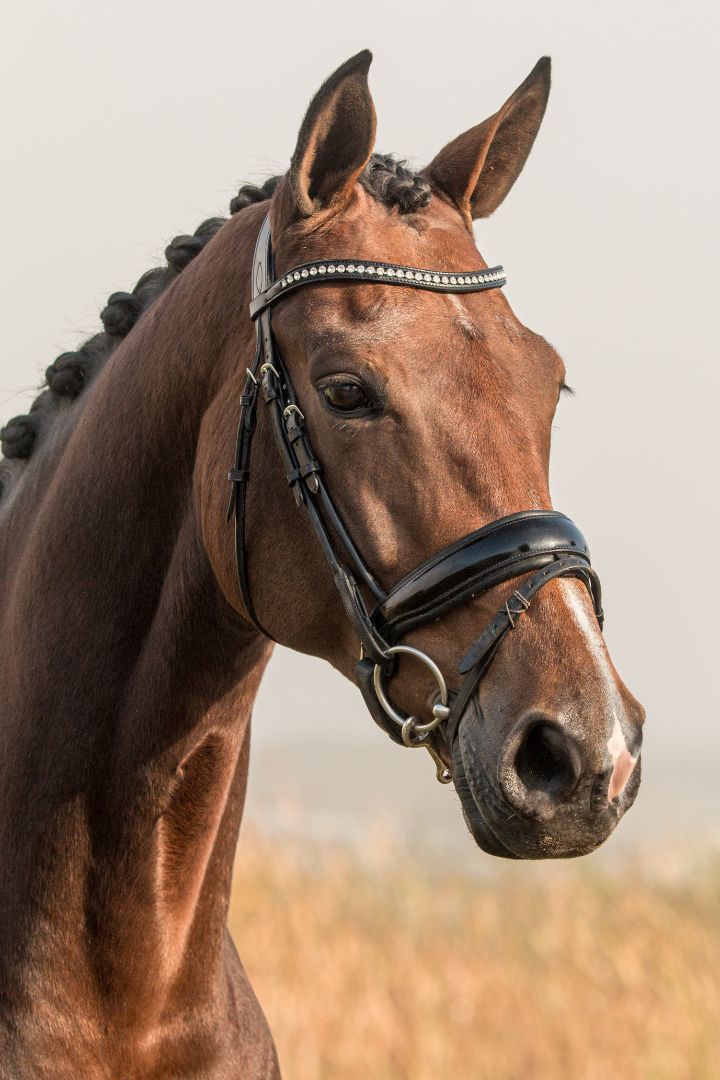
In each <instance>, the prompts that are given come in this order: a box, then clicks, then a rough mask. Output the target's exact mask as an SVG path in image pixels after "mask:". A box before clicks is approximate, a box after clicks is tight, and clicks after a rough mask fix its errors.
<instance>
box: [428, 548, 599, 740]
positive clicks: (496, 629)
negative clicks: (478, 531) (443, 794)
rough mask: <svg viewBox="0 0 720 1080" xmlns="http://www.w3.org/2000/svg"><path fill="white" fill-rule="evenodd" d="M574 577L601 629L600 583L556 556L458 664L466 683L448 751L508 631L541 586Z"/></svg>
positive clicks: (582, 565)
mask: <svg viewBox="0 0 720 1080" xmlns="http://www.w3.org/2000/svg"><path fill="white" fill-rule="evenodd" d="M569 576H572V577H577V578H580V580H581V581H583V582H584V583H585V585H586V586H587V588H588V591H589V593H590V595H591V597H592V600H593V605H594V607H595V614H596V615H597V619H598V622H599V623H600V627H601V628H602V624H603V610H602V603H601V596H600V582H599V580H598V577H597V574H596V573H595V571H594V570H593V569H592V567H590V566H589V565H588V563H587V562H586V561H585V559H584V558H582V557H581V556H577V555H565V556H558V557H556V558H554V559H553V561H552V562H550V563H549V564H548V565H547V566H544V567H543V568H542V569H541V570H538V571H537V572H536V573H535V574H532V575H531V576H530V577H528V578H526V579H525V580H524V581H523V582H522V584H521V585H518V587H517V589H515V591H514V592H513V593H512V595H511V596H510V597H509V598H508V600H507V601H506V602H505V604H504V605H503V607H501V608H500V610H499V611H498V613H497V615H496V616H495V618H494V619H493V620H492V622H491V623H490V624H489V625H488V626H487V627H486V628H485V630H483V632H482V634H481V635H480V637H479V638H478V639H477V641H476V642H475V643H474V645H472V646H471V647H470V649H469V650H468V651H467V653H466V654H465V656H464V657H463V659H462V660H461V661H460V674H461V675H466V676H467V677H466V679H465V681H464V682H463V684H462V686H461V687H460V689H459V691H458V692H457V694H456V695H455V696H454V697H453V700H452V704H451V706H450V715H449V717H448V719H447V721H446V724H445V740H446V743H447V746H448V748H449V749H452V745H453V743H454V741H455V739H456V737H457V733H458V729H459V726H460V721H461V720H462V717H463V714H464V712H465V709H466V708H467V706H468V703H469V702H470V698H471V697H472V695H473V694H474V692H475V690H476V688H477V685H478V683H479V682H480V680H481V678H482V677H483V675H484V674H485V672H486V671H487V669H488V667H489V666H490V663H491V662H492V659H493V657H494V656H495V653H496V652H497V649H498V646H499V645H500V642H501V641H502V639H503V637H504V636H505V634H506V633H507V632H508V630H512V629H514V627H515V626H516V624H517V621H518V619H520V618H522V616H523V615H524V614H525V612H526V611H527V610H528V608H529V607H530V602H531V601H532V599H533V597H535V596H536V595H537V594H538V593H539V592H540V589H542V588H543V586H544V585H547V583H548V582H549V581H553V580H554V579H555V578H559V577H569Z"/></svg>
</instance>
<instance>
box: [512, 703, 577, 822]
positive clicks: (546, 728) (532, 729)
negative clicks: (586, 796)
mask: <svg viewBox="0 0 720 1080" xmlns="http://www.w3.org/2000/svg"><path fill="white" fill-rule="evenodd" d="M514 765H515V772H516V773H517V776H518V779H519V780H520V781H521V782H522V783H523V784H524V786H525V788H526V789H527V791H528V792H543V793H544V794H546V795H548V796H550V797H551V798H552V799H553V800H554V801H556V802H559V801H560V800H561V799H565V798H567V797H568V795H570V794H571V793H572V791H573V790H574V789H575V786H576V785H577V782H578V780H579V779H580V775H581V772H582V763H581V761H580V752H579V750H578V748H577V745H576V743H575V741H574V740H573V739H572V738H571V737H570V736H569V735H567V734H565V732H564V731H562V730H561V729H560V728H559V727H557V726H556V725H555V724H552V723H550V722H548V721H547V720H537V721H535V723H533V724H531V725H530V726H529V727H528V728H527V729H526V731H525V733H524V735H523V738H522V741H521V743H520V746H519V747H518V750H517V753H516V754H515V762H514Z"/></svg>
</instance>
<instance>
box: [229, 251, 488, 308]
mask: <svg viewBox="0 0 720 1080" xmlns="http://www.w3.org/2000/svg"><path fill="white" fill-rule="evenodd" d="M324 281H374V282H380V283H381V284H384V285H410V286H412V287H413V288H416V289H429V290H431V291H434V292H443V293H463V292H481V291H482V290H483V289H498V288H502V286H503V285H504V284H505V283H506V281H507V275H506V273H505V271H504V270H503V268H502V266H492V267H490V269H488V270H465V271H462V272H459V271H449V270H421V269H419V268H418V267H415V266H398V265H397V264H396V263H384V262H375V261H374V260H371V261H369V260H367V259H362V260H358V259H354V260H353V259H345V260H342V261H339V260H338V259H323V260H320V261H317V262H311V263H303V265H302V266H295V267H293V269H292V270H288V272H287V273H286V274H283V275H282V277H280V278H278V279H277V281H274V282H273V283H272V285H271V286H270V287H269V288H267V289H265V290H264V291H263V292H261V293H259V294H258V295H257V296H256V297H255V299H254V300H253V301H252V303H251V305H250V315H251V318H253V319H255V318H257V316H258V315H259V314H260V313H261V312H262V311H264V310H265V309H266V308H268V307H270V305H271V304H273V303H274V302H275V301H276V300H277V299H279V297H281V296H285V295H286V294H287V293H290V292H292V291H293V290H294V289H298V288H300V287H301V286H302V285H311V284H320V283H321V282H324Z"/></svg>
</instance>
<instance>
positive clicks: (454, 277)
mask: <svg viewBox="0 0 720 1080" xmlns="http://www.w3.org/2000/svg"><path fill="white" fill-rule="evenodd" d="M337 274H343V275H345V274H346V275H347V276H348V277H356V278H363V277H364V278H373V279H374V280H382V279H383V278H384V279H385V280H386V281H393V280H395V281H399V282H412V283H413V284H414V283H415V282H418V283H422V284H423V285H425V286H426V287H429V288H432V287H433V285H435V286H437V288H438V289H446V288H447V287H448V286H453V285H454V286H459V287H460V288H462V287H463V286H466V287H468V288H469V287H471V286H473V285H490V284H497V285H499V284H500V283H502V284H505V282H506V281H507V275H506V274H505V272H504V270H503V268H502V267H501V266H494V267H492V268H491V269H490V270H476V271H465V272H463V273H460V272H456V273H454V274H450V273H440V272H438V271H437V270H417V269H415V268H414V267H411V266H388V265H386V264H383V263H378V264H373V263H364V262H358V263H354V262H347V263H342V262H340V263H338V262H329V261H325V262H317V263H308V264H307V265H306V266H300V267H298V268H297V269H296V270H290V271H289V272H288V273H287V274H286V275H285V276H284V277H282V278H280V282H279V284H280V287H281V288H282V289H287V288H288V286H290V285H294V284H295V283H296V282H299V281H301V280H302V279H303V278H309V277H311V278H313V277H318V276H319V277H327V276H331V277H335V276H336V275H337Z"/></svg>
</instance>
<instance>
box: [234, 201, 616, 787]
mask: <svg viewBox="0 0 720 1080" xmlns="http://www.w3.org/2000/svg"><path fill="white" fill-rule="evenodd" d="M505 281H506V277H505V274H504V272H503V269H502V267H493V268H491V269H489V270H471V271H464V272H462V273H459V272H457V271H438V270H422V269H419V268H416V267H408V266H399V265H397V264H395V263H385V262H377V261H375V260H367V259H335V260H330V259H324V260H319V261H317V262H314V263H304V264H303V265H302V266H298V267H295V268H293V269H292V270H290V271H288V272H287V273H286V274H285V275H283V276H282V277H280V278H278V279H275V276H274V266H273V255H272V242H271V236H270V224H269V219H268V218H266V219H265V221H264V222H263V225H262V228H261V229H260V233H259V235H258V239H257V244H256V247H255V257H254V260H253V277H252V302H251V304H250V314H251V318H252V319H253V320H254V321H255V326H256V349H255V359H254V361H253V365H252V367H251V368H248V369H247V378H246V380H245V386H244V389H243V394H242V397H241V400H240V422H239V425H238V435H237V444H236V451H235V465H234V468H233V469H231V470H230V473H229V479H230V481H231V483H232V494H231V498H230V505H229V507H228V519H229V518H230V517H231V516H232V514H233V513H234V515H235V541H236V543H235V548H236V555H237V570H238V579H239V582H240V589H241V592H242V596H243V601H244V603H245V607H246V609H247V612H248V615H249V616H250V618H251V619H252V621H253V622H254V624H255V626H256V627H257V628H258V630H260V631H261V633H263V634H266V635H267V636H268V637H271V635H270V634H268V632H267V630H265V628H264V627H263V625H262V623H261V622H260V620H259V618H258V615H257V612H256V611H255V608H254V605H253V602H252V596H251V593H250V585H249V579H248V569H247V552H246V549H245V502H246V493H247V485H248V481H249V478H250V452H251V447H252V438H253V434H254V431H255V425H256V420H257V403H258V399H259V397H260V396H262V398H263V400H264V402H265V405H266V406H267V408H268V412H269V416H270V421H271V425H272V430H273V434H274V437H275V442H276V444H277V448H278V452H279V454H280V457H281V459H282V462H283V465H284V468H285V473H286V476H287V482H288V485H289V487H290V488H291V490H292V491H293V494H294V497H295V502H296V504H297V505H298V507H301V508H302V509H303V510H304V511H305V512H306V513H307V515H308V518H309V520H310V523H311V524H312V527H313V529H314V530H315V534H316V536H317V538H318V541H319V543H320V546H321V548H322V550H323V553H324V555H325V558H326V559H327V561H328V563H329V565H330V568H331V570H332V574H333V578H334V580H335V584H336V586H337V589H338V592H339V594H340V598H341V600H342V602H343V605H344V608H345V611H346V614H347V616H348V619H349V620H350V622H351V624H352V626H353V629H354V631H355V633H356V634H357V637H358V640H359V642H360V645H361V650H362V651H361V658H360V660H359V662H358V665H357V670H356V677H357V682H358V685H359V687H360V689H361V691H362V693H363V696H364V698H365V701H366V704H367V706H368V709H369V710H370V714H371V715H372V717H373V719H374V720H375V721H376V722H377V723H378V724H379V725H380V726H381V727H382V728H383V730H385V731H386V732H387V733H388V734H389V735H390V737H391V738H393V739H394V740H395V741H396V742H401V743H404V744H405V745H406V746H420V745H423V746H426V747H427V748H428V749H429V750H430V752H431V754H432V756H433V758H434V759H435V761H436V763H437V764H438V778H440V779H443V780H444V781H447V780H448V779H450V775H449V773H448V771H447V769H445V770H444V772H443V770H442V763H441V762H440V760H439V758H438V755H437V752H436V750H434V749H433V741H434V738H435V734H436V732H437V730H439V728H440V726H441V725H442V726H443V736H444V741H445V744H446V747H447V748H448V750H451V749H452V745H453V742H454V740H455V738H456V736H457V732H458V728H459V725H460V721H461V719H462V715H463V712H464V710H465V708H466V706H467V704H468V702H469V701H470V698H471V697H472V695H473V693H474V692H475V689H476V688H477V686H478V683H479V682H480V679H481V678H482V676H483V675H484V673H485V672H486V671H487V668H488V666H489V665H490V663H491V661H492V658H493V656H494V655H495V653H496V651H497V649H498V646H499V644H500V642H501V641H502V638H503V637H504V635H505V634H506V633H507V631H508V630H510V629H512V628H513V627H514V626H515V623H516V621H517V620H518V619H519V618H520V617H521V616H522V615H523V614H524V613H525V611H526V610H527V609H528V607H529V606H530V603H531V601H532V599H533V597H534V596H535V595H536V594H537V592H538V591H539V590H540V589H541V588H542V587H543V586H544V585H546V584H547V583H548V582H549V581H552V580H553V579H555V578H558V577H568V576H572V577H576V578H579V579H580V580H581V581H583V582H584V584H585V585H586V586H587V588H588V590H589V592H590V595H591V597H592V600H593V604H594V607H595V612H596V614H597V618H598V621H599V623H600V626H601V627H602V620H603V614H602V604H601V596H600V583H599V580H598V577H597V575H596V573H595V571H594V570H593V569H592V566H591V564H590V553H589V551H588V548H587V544H586V542H585V539H584V537H583V535H582V533H581V532H580V530H579V529H578V528H577V526H576V525H574V524H573V522H572V521H570V519H569V518H567V517H565V515H564V514H560V513H557V512H556V511H554V510H525V511H522V512H520V513H517V514H511V515H510V516H509V517H505V518H500V519H498V520H497V521H493V522H491V523H490V524H489V525H486V526H484V527H483V528H482V529H478V530H477V531H476V532H473V533H470V534H468V535H467V536H464V537H462V539H460V540H457V541H456V542H455V543H454V544H450V545H449V546H448V547H446V548H444V549H443V550H442V551H439V552H438V553H437V554H436V555H433V556H432V558H430V559H428V560H427V561H426V562H424V563H421V564H420V566H418V567H416V568H415V570H413V571H411V572H410V573H409V574H407V575H406V576H405V577H404V578H402V579H401V580H400V581H398V582H397V583H396V584H395V585H394V586H393V587H392V588H391V589H390V591H389V592H385V591H384V590H383V589H382V588H381V587H380V585H379V584H378V583H377V581H376V580H375V578H374V576H373V574H372V572H371V571H370V569H369V568H368V567H367V566H366V564H365V562H364V560H363V558H362V556H361V555H360V552H359V551H358V549H357V548H356V546H355V544H354V543H353V540H352V536H351V534H350V532H349V531H348V529H347V527H346V525H345V522H344V521H343V519H342V517H341V515H340V513H339V511H338V510H337V508H336V506H335V504H334V502H333V500H332V498H331V496H330V494H329V492H328V490H327V488H326V486H325V482H324V479H323V475H322V469H321V466H320V463H319V462H318V461H317V459H316V458H315V456H314V454H313V452H312V447H311V445H310V441H309V438H308V435H307V431H306V428H305V418H304V416H303V414H302V412H301V410H300V408H299V406H298V403H297V400H296V398H295V393H294V390H293V385H292V382H291V380H290V376H289V373H288V371H287V368H286V366H285V363H284V361H283V359H282V356H281V355H280V351H279V349H278V347H277V343H276V341H275V338H274V336H273V332H272V327H271V310H272V307H273V305H274V304H275V303H277V302H278V301H279V300H281V299H282V297H283V296H285V295H288V294H290V293H292V292H294V291H295V290H296V289H298V288H302V287H304V286H305V285H315V286H317V285H322V284H323V283H324V282H333V283H335V284H336V283H338V282H345V283H348V284H349V283H352V282H362V283H367V282H371V283H374V284H383V285H404V286H406V287H410V288H416V289H426V290H428V291H431V292H442V293H465V292H481V291H483V290H485V289H492V288H498V287H500V286H502V285H504V284H505ZM521 577H522V578H523V580H522V581H521V582H520V584H519V585H518V586H517V587H516V588H515V590H514V591H513V592H512V594H511V595H510V596H509V598H508V599H507V601H506V602H505V604H504V605H503V607H502V608H501V609H500V610H499V611H498V613H497V615H496V616H495V618H494V619H493V620H492V621H491V623H490V624H489V625H488V626H487V627H486V628H485V630H484V631H483V633H482V634H481V635H480V637H479V638H478V639H477V641H476V642H475V643H474V644H473V645H472V646H471V648H470V649H469V651H468V652H467V654H466V655H465V657H464V658H463V660H462V661H461V663H460V672H461V674H462V675H464V676H465V678H464V681H463V683H462V685H461V686H460V688H459V690H458V691H457V692H456V693H454V694H451V693H450V692H449V691H448V690H447V687H446V686H445V682H444V679H443V677H442V674H441V673H440V671H439V670H438V669H437V666H436V665H435V664H434V662H433V661H432V660H431V659H430V658H429V657H427V656H425V654H423V653H421V652H420V651H419V650H416V649H412V648H410V647H408V646H404V645H400V644H399V642H400V641H401V639H402V637H403V636H404V635H405V634H407V633H408V632H409V631H411V630H413V629H415V628H416V627H418V626H423V625H425V624H427V623H429V622H432V621H434V620H435V619H437V618H439V617H440V616H441V615H443V614H445V613H446V612H448V611H451V610H452V609H453V608H455V607H458V606H459V605H461V604H464V603H467V602H469V601H470V600H471V599H473V598H474V597H476V596H481V595H483V594H484V593H486V592H488V590H490V589H492V588H494V587H495V586H497V585H500V584H502V583H504V582H506V581H510V580H512V579H515V578H521ZM401 653H410V654H412V655H414V656H415V657H416V658H417V659H419V660H421V661H422V662H424V663H425V664H426V665H427V666H428V667H430V668H431V670H432V671H433V673H434V674H435V677H436V679H437V680H438V685H439V689H440V694H439V698H440V700H439V701H438V702H437V703H436V705H435V706H434V708H433V719H432V720H431V721H430V722H429V723H426V724H422V723H421V722H420V720H419V718H418V717H404V716H403V715H402V714H399V713H398V712H397V710H396V709H395V707H394V706H393V705H392V703H391V702H390V700H389V698H388V697H387V695H386V693H385V691H384V686H383V679H384V678H385V677H387V676H388V675H390V674H391V673H392V671H393V670H394V666H395V663H396V658H397V655H398V654H401ZM441 774H442V775H441Z"/></svg>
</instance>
